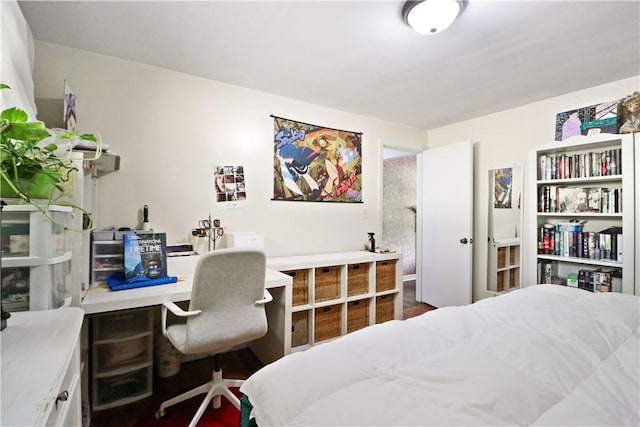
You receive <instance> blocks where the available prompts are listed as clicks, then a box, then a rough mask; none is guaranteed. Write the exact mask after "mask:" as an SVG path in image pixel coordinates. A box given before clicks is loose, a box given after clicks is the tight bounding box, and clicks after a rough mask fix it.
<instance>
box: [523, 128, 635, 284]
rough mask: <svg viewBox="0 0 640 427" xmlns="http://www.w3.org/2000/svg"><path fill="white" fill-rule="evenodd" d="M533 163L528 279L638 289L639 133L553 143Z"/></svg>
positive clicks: (534, 155) (534, 154)
mask: <svg viewBox="0 0 640 427" xmlns="http://www.w3.org/2000/svg"><path fill="white" fill-rule="evenodd" d="M530 166H531V167H530V171H531V177H530V182H531V183H532V186H531V188H530V190H529V192H530V197H529V200H530V203H529V205H528V206H529V209H530V212H531V218H532V219H531V221H530V227H529V235H530V236H533V237H532V238H531V241H530V243H529V248H528V249H529V250H530V251H531V253H533V254H534V256H533V257H532V258H531V265H530V268H528V271H529V277H528V281H529V282H530V283H554V284H561V285H570V286H577V287H580V288H584V289H587V290H590V291H596V292H598V291H607V292H608V291H614V292H623V293H630V294H633V293H635V294H638V287H637V285H636V284H634V257H635V253H634V251H635V230H634V221H635V218H634V204H635V201H634V197H635V196H636V195H635V190H634V147H633V136H632V135H630V134H625V135H607V134H602V135H596V136H592V137H573V138H569V139H567V140H565V141H563V142H554V143H553V144H548V145H545V146H542V147H539V148H537V149H535V150H532V152H531V156H530ZM623 195H624V197H623ZM623 200H624V203H623Z"/></svg>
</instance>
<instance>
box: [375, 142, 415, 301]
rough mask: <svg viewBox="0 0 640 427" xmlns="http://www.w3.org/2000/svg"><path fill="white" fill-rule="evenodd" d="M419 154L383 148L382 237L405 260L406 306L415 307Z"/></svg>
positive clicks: (386, 246)
mask: <svg viewBox="0 0 640 427" xmlns="http://www.w3.org/2000/svg"><path fill="white" fill-rule="evenodd" d="M417 155H418V152H417V151H412V150H407V149H402V148H395V147H388V146H383V156H382V158H383V161H382V162H383V165H382V199H381V200H382V215H381V217H382V228H381V230H382V236H381V239H380V242H381V243H382V245H383V246H384V247H385V248H388V249H391V250H395V251H399V252H401V253H402V258H403V262H402V264H403V271H402V275H403V288H404V289H403V292H404V303H403V306H404V307H405V309H406V308H410V307H412V306H414V305H416V304H419V303H417V302H416V241H417V232H416V230H417V224H416V220H417V200H418V199H417V174H418V164H417Z"/></svg>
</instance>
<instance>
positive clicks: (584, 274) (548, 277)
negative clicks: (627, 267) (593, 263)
mask: <svg viewBox="0 0 640 427" xmlns="http://www.w3.org/2000/svg"><path fill="white" fill-rule="evenodd" d="M538 275H539V276H538V279H539V280H538V282H539V283H545V284H558V285H566V286H570V287H574V288H580V289H584V290H587V291H590V292H619V293H620V292H622V270H621V269H619V268H596V269H590V268H582V269H580V270H578V271H577V272H573V273H569V274H567V277H566V278H561V277H559V276H558V275H557V265H556V264H555V263H554V262H552V261H549V260H542V261H541V262H540V263H538Z"/></svg>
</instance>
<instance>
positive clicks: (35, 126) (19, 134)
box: [3, 110, 50, 141]
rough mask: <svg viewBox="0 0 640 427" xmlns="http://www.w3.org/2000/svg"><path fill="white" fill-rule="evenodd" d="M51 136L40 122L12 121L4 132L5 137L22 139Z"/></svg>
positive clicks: (36, 139)
mask: <svg viewBox="0 0 640 427" xmlns="http://www.w3.org/2000/svg"><path fill="white" fill-rule="evenodd" d="M5 111H6V110H5ZM49 136H50V135H49V132H47V129H46V128H45V127H44V125H43V124H42V123H40V122H33V123H11V124H10V125H9V127H8V128H7V129H5V131H4V132H3V137H8V138H12V139H17V140H20V141H40V140H41V139H44V138H48V137H49Z"/></svg>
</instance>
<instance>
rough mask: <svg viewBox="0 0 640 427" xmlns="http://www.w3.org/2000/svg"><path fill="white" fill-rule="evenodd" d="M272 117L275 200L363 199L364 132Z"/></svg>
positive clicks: (327, 200)
mask: <svg viewBox="0 0 640 427" xmlns="http://www.w3.org/2000/svg"><path fill="white" fill-rule="evenodd" d="M271 117H273V127H274V140H273V148H274V171H273V176H274V178H273V199H272V200H292V201H319V202H362V133H360V132H352V131H345V130H339V129H332V128H326V127H322V126H317V125H311V124H308V123H302V122H298V121H295V120H289V119H284V118H282V117H276V116H271Z"/></svg>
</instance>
